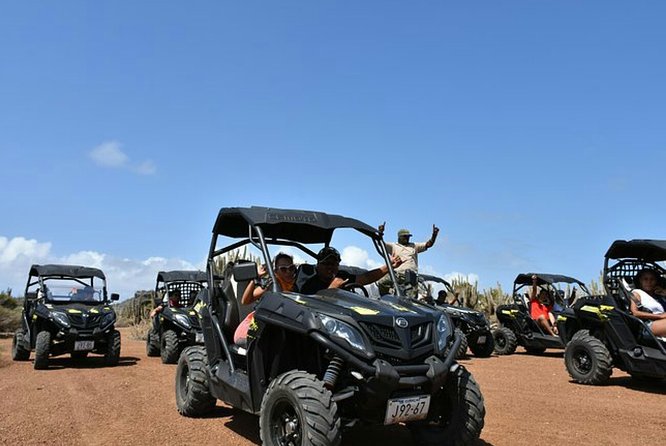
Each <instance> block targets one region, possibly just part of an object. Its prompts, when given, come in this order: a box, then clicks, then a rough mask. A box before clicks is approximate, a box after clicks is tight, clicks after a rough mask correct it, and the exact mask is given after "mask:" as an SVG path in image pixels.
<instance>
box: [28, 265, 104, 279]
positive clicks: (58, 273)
mask: <svg viewBox="0 0 666 446" xmlns="http://www.w3.org/2000/svg"><path fill="white" fill-rule="evenodd" d="M30 275H31V276H42V277H73V278H88V277H99V278H100V279H102V280H106V277H105V276H104V273H103V272H102V270H100V269H97V268H90V267H88V266H78V265H32V266H31V267H30Z"/></svg>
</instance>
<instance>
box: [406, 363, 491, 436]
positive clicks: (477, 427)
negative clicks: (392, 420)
mask: <svg viewBox="0 0 666 446" xmlns="http://www.w3.org/2000/svg"><path fill="white" fill-rule="evenodd" d="M454 367H455V369H454V370H452V371H451V372H450V374H449V376H448V378H447V379H446V383H445V384H444V387H442V389H441V390H440V392H439V393H437V394H436V395H435V396H434V397H433V398H434V401H431V409H430V414H433V410H434V411H435V412H434V414H435V415H436V416H435V418H432V419H431V420H430V421H417V422H413V423H409V424H408V425H407V426H408V427H409V429H410V430H411V432H412V436H413V437H414V444H416V445H419V446H463V445H472V444H476V441H477V440H478V438H479V436H480V435H481V430H482V429H483V425H484V422H485V416H486V408H485V406H484V403H483V395H482V394H481V390H480V389H479V385H478V384H477V383H476V381H475V380H474V378H473V377H472V374H471V373H469V371H467V369H465V368H464V367H463V366H461V365H459V364H456V365H455V366H454ZM430 416H432V415H430Z"/></svg>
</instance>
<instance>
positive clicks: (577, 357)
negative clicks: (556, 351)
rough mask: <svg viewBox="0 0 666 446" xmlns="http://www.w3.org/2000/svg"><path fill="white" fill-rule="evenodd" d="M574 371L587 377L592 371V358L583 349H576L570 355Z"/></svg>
mask: <svg viewBox="0 0 666 446" xmlns="http://www.w3.org/2000/svg"><path fill="white" fill-rule="evenodd" d="M572 359H573V366H574V369H576V371H577V372H578V373H581V374H583V375H587V374H588V373H590V372H591V371H592V356H590V354H589V353H588V351H587V350H586V349H584V348H578V349H576V350H575V351H574V352H573V355H572Z"/></svg>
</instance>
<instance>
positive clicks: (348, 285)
mask: <svg viewBox="0 0 666 446" xmlns="http://www.w3.org/2000/svg"><path fill="white" fill-rule="evenodd" d="M340 289H342V290H345V291H350V292H352V293H353V292H354V290H356V289H359V290H361V292H362V293H363V295H364V296H365V297H370V295H369V294H368V290H366V289H365V287H364V286H363V285H361V284H360V283H357V282H349V283H345V284H344V285H342V286H341V287H340Z"/></svg>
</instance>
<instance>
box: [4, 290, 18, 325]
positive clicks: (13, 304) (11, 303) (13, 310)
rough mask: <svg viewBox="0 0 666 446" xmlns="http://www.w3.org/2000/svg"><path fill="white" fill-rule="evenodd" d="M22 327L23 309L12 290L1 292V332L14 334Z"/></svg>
mask: <svg viewBox="0 0 666 446" xmlns="http://www.w3.org/2000/svg"><path fill="white" fill-rule="evenodd" d="M20 326H21V307H20V306H19V304H18V302H17V301H16V299H14V298H13V297H12V290H9V289H8V290H7V291H2V292H0V332H1V333H7V332H13V331H15V330H16V329H18V328H19V327H20Z"/></svg>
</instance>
